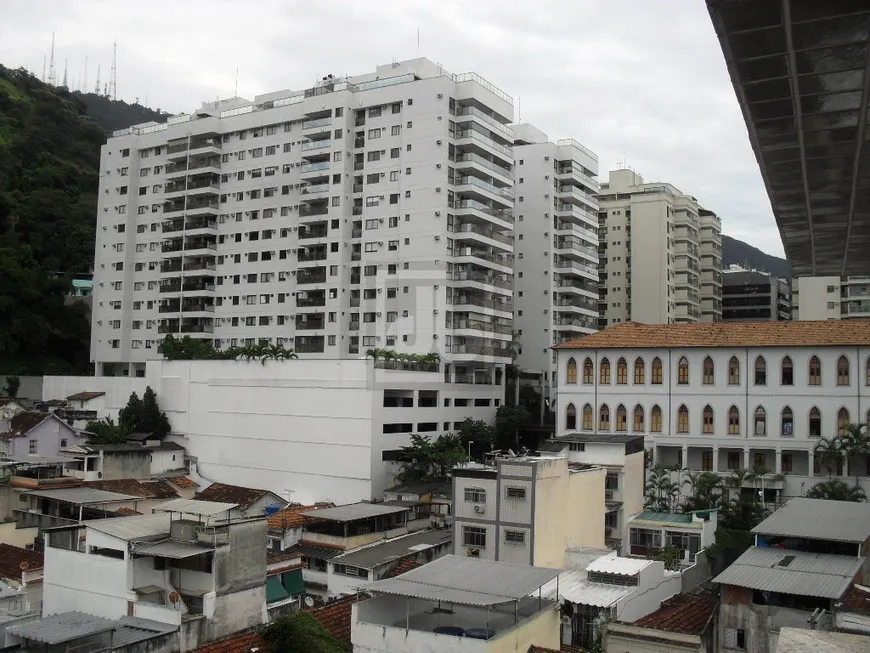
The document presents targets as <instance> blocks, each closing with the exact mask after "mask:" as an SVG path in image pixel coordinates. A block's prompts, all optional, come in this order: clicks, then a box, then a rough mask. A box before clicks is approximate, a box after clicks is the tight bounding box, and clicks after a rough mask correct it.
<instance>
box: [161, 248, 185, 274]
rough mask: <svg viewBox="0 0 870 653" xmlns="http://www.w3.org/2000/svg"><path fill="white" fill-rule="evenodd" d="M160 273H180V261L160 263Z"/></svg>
mask: <svg viewBox="0 0 870 653" xmlns="http://www.w3.org/2000/svg"><path fill="white" fill-rule="evenodd" d="M164 251H165V250H164ZM160 271H161V272H163V273H167V272H181V259H173V260H172V261H162V262H161V263H160Z"/></svg>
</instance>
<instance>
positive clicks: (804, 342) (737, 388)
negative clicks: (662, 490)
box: [557, 320, 870, 499]
mask: <svg viewBox="0 0 870 653" xmlns="http://www.w3.org/2000/svg"><path fill="white" fill-rule="evenodd" d="M557 351H558V358H559V387H558V406H557V414H558V424H557V433H559V434H566V433H572V432H579V433H636V434H642V435H644V437H645V438H646V446H647V448H648V449H651V450H652V451H653V455H654V457H655V460H656V461H657V462H659V463H661V464H663V465H669V466H670V465H676V464H679V465H680V466H682V467H687V468H688V469H691V470H706V471H716V472H720V473H723V474H730V472H731V471H733V470H736V469H738V468H743V469H749V470H753V469H756V468H765V469H767V470H768V471H769V472H771V477H770V478H768V479H766V480H765V484H764V487H765V489H766V490H769V491H775V490H776V491H781V496H780V497H777V498H778V499H780V498H787V497H794V496H800V495H801V494H803V493H805V492H806V491H808V490H809V489H810V488H811V487H812V486H813V485H814V484H815V483H818V482H820V481H823V480H826V478H827V476H828V471H827V470H825V469H820V467H819V461H818V460H816V459H815V456H814V454H813V449H814V447H815V445H816V443H817V442H818V441H819V438H820V437H823V436H824V437H832V436H835V435H837V434H838V433H839V432H840V431H841V430H842V429H843V428H844V427H845V426H847V425H848V424H850V423H862V422H866V421H867V420H868V417H870V415H868V409H870V323H868V322H867V321H858V320H848V321H824V322H759V323H719V324H695V325H647V324H638V323H629V324H621V325H617V326H615V327H612V328H610V329H607V330H605V331H600V332H598V333H596V334H593V335H592V336H587V337H586V338H583V339H581V340H578V341H575V342H573V343H569V344H566V345H563V346H562V347H560V348H559V349H557ZM867 466H868V460H867V457H866V456H854V457H852V459H851V460H847V461H845V463H844V464H843V465H842V467H841V468H840V469H835V470H832V471H833V473H834V474H835V475H836V474H840V473H842V475H843V476H847V477H852V478H851V479H846V480H847V482H849V483H850V484H853V483H854V478H855V477H858V480H859V482H860V483H861V485H862V486H863V487H865V489H870V479H868V478H867V477H868V472H870V469H868V467H867ZM773 474H776V475H782V476H781V477H779V476H772V475H773Z"/></svg>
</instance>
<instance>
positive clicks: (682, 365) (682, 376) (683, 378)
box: [677, 356, 689, 385]
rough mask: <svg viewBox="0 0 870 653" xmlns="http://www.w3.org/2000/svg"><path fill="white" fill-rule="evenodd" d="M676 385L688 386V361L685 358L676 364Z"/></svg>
mask: <svg viewBox="0 0 870 653" xmlns="http://www.w3.org/2000/svg"><path fill="white" fill-rule="evenodd" d="M677 383H679V384H680V385H689V360H688V359H687V358H686V357H685V356H683V357H682V358H681V359H680V362H679V363H677Z"/></svg>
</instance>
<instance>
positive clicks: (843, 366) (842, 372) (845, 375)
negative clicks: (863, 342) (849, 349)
mask: <svg viewBox="0 0 870 653" xmlns="http://www.w3.org/2000/svg"><path fill="white" fill-rule="evenodd" d="M837 385H849V359H848V358H846V357H845V356H840V357H839V358H838V359H837Z"/></svg>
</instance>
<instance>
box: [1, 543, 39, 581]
mask: <svg viewBox="0 0 870 653" xmlns="http://www.w3.org/2000/svg"><path fill="white" fill-rule="evenodd" d="M43 565H44V562H43V556H42V554H41V553H39V552H37V551H28V550H27V549H22V548H20V547H17V546H12V545H11V544H4V543H2V542H0V578H7V579H9V580H18V581H20V580H21V573H22V572H24V571H38V570H40V569H42V568H43Z"/></svg>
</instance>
